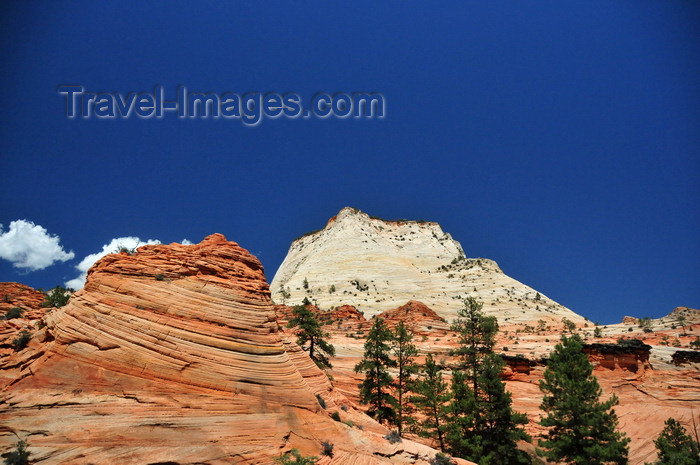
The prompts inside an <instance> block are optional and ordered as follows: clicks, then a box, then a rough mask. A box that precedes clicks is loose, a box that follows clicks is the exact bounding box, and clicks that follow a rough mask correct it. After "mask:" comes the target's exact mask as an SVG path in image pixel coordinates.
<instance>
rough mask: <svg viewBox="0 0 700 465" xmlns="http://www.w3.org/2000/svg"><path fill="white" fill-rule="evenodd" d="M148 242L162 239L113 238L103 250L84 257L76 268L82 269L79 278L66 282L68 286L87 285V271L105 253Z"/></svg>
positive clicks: (75, 287) (133, 247)
mask: <svg viewBox="0 0 700 465" xmlns="http://www.w3.org/2000/svg"><path fill="white" fill-rule="evenodd" d="M146 244H160V241H159V240H157V239H149V240H147V241H146V242H142V241H141V239H139V238H138V237H132V236H128V237H117V238H116V239H112V240H111V241H110V242H109V244H105V245H103V246H102V250H101V251H100V252H95V253H93V254H90V255H88V256H87V257H85V258H83V259H82V261H81V262H80V263H78V265H76V268H77V269H78V271H80V275H79V276H78V277H77V278H73V279H71V280H70V281H67V282H66V287H69V288H71V289H75V290H78V289H81V288H82V287H83V286H84V285H85V278H86V277H87V272H88V270H89V269H90V267H91V266H92V265H94V264H95V262H96V261H97V260H99V259H100V258H102V257H104V256H105V255H108V254H111V253H115V252H117V251H118V250H119V249H120V248H122V247H126V248H127V249H130V250H131V249H136V248H138V247H140V246H142V245H146Z"/></svg>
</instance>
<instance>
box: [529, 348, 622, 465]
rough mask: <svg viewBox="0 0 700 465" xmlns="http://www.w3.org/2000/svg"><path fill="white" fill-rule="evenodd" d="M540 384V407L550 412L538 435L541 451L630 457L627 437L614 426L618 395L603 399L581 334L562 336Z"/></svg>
mask: <svg viewBox="0 0 700 465" xmlns="http://www.w3.org/2000/svg"><path fill="white" fill-rule="evenodd" d="M540 390H541V391H542V392H543V393H544V397H543V398H542V404H541V405H540V409H541V410H543V411H544V412H545V413H546V414H547V415H546V416H544V417H542V418H541V419H540V425H542V426H545V427H548V428H549V431H548V432H547V433H545V434H544V435H543V439H541V440H540V441H539V445H540V446H541V447H543V448H544V450H543V451H540V454H542V455H543V456H545V457H546V458H547V459H548V460H552V461H556V462H561V463H566V464H577V465H582V464H585V465H598V464H609V463H612V464H626V463H627V454H628V446H627V444H628V443H629V439H628V438H626V437H625V436H624V434H623V433H620V432H618V431H617V430H616V428H617V422H618V421H617V415H616V414H615V411H614V410H613V409H612V407H613V406H615V405H617V403H618V399H617V396H615V395H613V396H612V397H611V398H610V399H609V400H607V401H605V402H600V401H599V398H600V395H601V394H602V389H601V388H600V385H599V384H598V380H597V379H596V378H595V376H593V366H592V365H591V363H590V361H589V360H588V357H587V356H586V354H584V353H583V352H582V342H581V337H580V336H579V335H578V334H575V335H573V336H570V337H567V336H562V338H561V343H560V344H557V346H556V347H555V348H554V351H553V352H552V354H551V357H550V359H549V362H548V363H547V369H546V370H545V372H544V379H543V380H541V381H540Z"/></svg>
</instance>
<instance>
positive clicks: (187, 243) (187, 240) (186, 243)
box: [180, 239, 194, 245]
mask: <svg viewBox="0 0 700 465" xmlns="http://www.w3.org/2000/svg"><path fill="white" fill-rule="evenodd" d="M180 244H182V245H192V244H194V243H193V242H192V241H190V240H189V239H183V240H182V241H180Z"/></svg>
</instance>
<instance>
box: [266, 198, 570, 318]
mask: <svg viewBox="0 0 700 465" xmlns="http://www.w3.org/2000/svg"><path fill="white" fill-rule="evenodd" d="M270 287H271V291H272V296H273V300H274V301H275V302H276V303H279V304H291V305H296V304H299V303H301V302H302V301H303V300H304V298H308V299H309V300H310V301H312V302H314V303H315V304H317V305H318V306H320V307H322V308H330V307H332V306H338V305H342V304H349V305H353V306H355V307H357V308H358V309H360V310H362V311H364V312H365V314H366V315H367V317H370V316H374V315H376V314H378V313H381V312H382V311H385V310H388V309H391V308H396V307H399V306H401V305H403V304H405V303H406V302H407V301H409V300H418V301H421V302H423V303H424V304H426V305H428V306H429V307H430V308H432V309H433V310H435V312H437V314H438V315H440V316H441V317H443V318H445V319H446V320H447V321H448V322H449V321H452V320H453V319H454V318H455V317H456V315H457V310H458V309H460V308H461V307H462V306H463V304H462V301H463V299H464V298H465V297H467V296H470V295H471V296H475V297H478V298H479V299H480V300H482V301H483V302H484V311H485V312H486V313H487V314H490V315H495V316H497V317H498V319H499V321H501V322H504V321H510V322H518V321H535V320H539V319H545V320H547V321H561V319H562V318H563V317H566V318H568V319H570V320H572V321H575V322H577V323H580V324H582V323H583V318H581V317H580V316H578V315H577V314H575V313H574V312H572V311H571V310H569V309H567V308H565V307H563V306H562V305H560V304H558V303H557V302H554V301H553V300H551V299H549V298H547V297H546V296H545V295H543V294H541V293H538V292H537V291H536V290H534V289H532V288H531V287H529V286H526V285H524V284H522V283H520V282H518V281H516V280H515V279H513V278H510V277H508V276H507V275H505V274H504V273H503V272H502V271H501V269H500V268H499V267H498V265H497V264H496V262H494V261H493V260H489V259H484V258H467V256H466V255H465V253H464V251H463V250H462V246H461V245H460V244H459V242H457V241H456V240H454V239H453V238H452V237H451V236H450V235H449V234H447V233H445V232H444V231H443V230H442V228H441V227H440V225H439V224H437V223H431V222H417V221H384V220H381V219H377V218H371V217H369V216H368V215H366V214H365V213H362V212H360V211H359V210H356V209H353V208H344V209H343V210H341V211H340V213H338V215H337V216H335V217H333V218H331V219H330V221H328V224H327V225H326V227H325V228H324V229H322V230H321V231H317V232H314V233H311V234H308V235H306V236H303V237H301V238H299V239H297V240H295V241H294V242H293V243H292V245H291V247H290V249H289V252H288V254H287V257H286V258H285V259H284V261H283V263H282V264H281V266H280V268H279V270H278V271H277V273H276V274H275V277H274V279H273V280H272V284H271V286H270Z"/></svg>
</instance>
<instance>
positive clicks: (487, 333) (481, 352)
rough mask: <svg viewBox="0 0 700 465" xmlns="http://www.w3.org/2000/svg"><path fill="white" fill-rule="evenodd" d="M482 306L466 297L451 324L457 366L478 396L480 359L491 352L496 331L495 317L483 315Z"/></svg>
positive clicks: (472, 298)
mask: <svg viewBox="0 0 700 465" xmlns="http://www.w3.org/2000/svg"><path fill="white" fill-rule="evenodd" d="M483 306H484V304H483V302H479V300H478V299H476V298H475V297H467V298H466V299H465V300H464V308H461V309H460V310H459V312H458V313H457V314H458V316H459V318H458V319H457V320H455V322H454V323H453V324H452V330H453V331H456V332H457V334H458V335H459V341H458V342H459V348H458V349H457V350H455V352H454V354H455V355H456V356H457V357H459V359H460V363H459V365H458V367H457V368H458V369H459V370H463V371H465V372H466V373H467V374H468V375H469V378H470V380H471V385H472V391H473V393H474V396H475V397H478V396H479V385H478V384H479V383H478V380H479V367H480V366H481V361H482V360H483V359H484V357H486V355H487V354H489V353H491V352H493V346H494V345H495V339H494V338H495V335H496V333H497V332H498V322H497V321H496V318H494V317H486V316H484V314H483V313H482V312H481V309H482V307H483ZM477 423H478V420H477Z"/></svg>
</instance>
